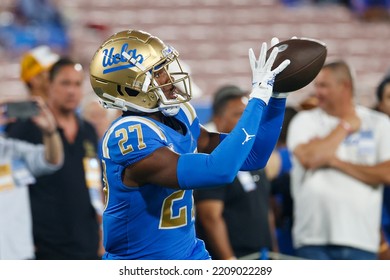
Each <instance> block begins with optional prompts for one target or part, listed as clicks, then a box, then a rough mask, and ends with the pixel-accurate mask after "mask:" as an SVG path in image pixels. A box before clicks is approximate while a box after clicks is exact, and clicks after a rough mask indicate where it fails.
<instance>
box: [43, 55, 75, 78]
mask: <svg viewBox="0 0 390 280" xmlns="http://www.w3.org/2000/svg"><path fill="white" fill-rule="evenodd" d="M68 65H72V66H74V65H76V62H74V61H73V60H72V59H70V58H69V57H61V58H60V59H59V60H58V61H57V62H56V63H54V64H53V66H52V67H51V68H50V70H49V81H50V82H52V81H53V80H54V78H55V77H56V76H57V74H58V72H59V71H60V70H61V68H63V67H65V66H68Z"/></svg>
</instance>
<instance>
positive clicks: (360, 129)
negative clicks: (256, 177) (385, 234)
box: [287, 61, 390, 260]
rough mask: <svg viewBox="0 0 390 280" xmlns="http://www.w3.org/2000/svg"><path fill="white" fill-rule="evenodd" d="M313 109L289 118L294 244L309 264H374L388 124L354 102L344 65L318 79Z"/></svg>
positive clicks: (389, 162)
mask: <svg viewBox="0 0 390 280" xmlns="http://www.w3.org/2000/svg"><path fill="white" fill-rule="evenodd" d="M315 91H316V96H317V98H318V102H319V104H318V107H317V108H315V109H312V110H309V111H302V112H300V113H299V114H298V115H297V116H295V118H294V119H293V120H292V122H291V124H290V127H289V132H288V137H287V145H288V147H289V149H290V150H291V151H293V154H294V159H293V169H292V173H291V176H292V182H291V183H292V196H293V199H294V226H293V239H294V246H295V247H296V249H297V255H298V256H299V257H302V258H307V259H366V260H367V259H376V258H377V254H376V253H377V252H378V248H379V240H380V236H379V228H380V217H381V205H382V196H383V184H384V183H387V184H388V183H389V182H390V178H389V177H390V176H389V172H388V170H389V169H390V145H389V143H390V121H389V119H388V117H387V116H385V115H384V114H382V113H379V112H376V111H374V110H371V109H368V108H364V107H362V106H357V105H355V104H354V101H353V80H352V75H351V72H350V69H349V67H348V65H347V64H346V63H345V62H343V61H338V62H334V63H330V64H327V65H325V66H324V67H323V69H322V70H321V72H320V73H319V74H318V76H317V77H316V79H315Z"/></svg>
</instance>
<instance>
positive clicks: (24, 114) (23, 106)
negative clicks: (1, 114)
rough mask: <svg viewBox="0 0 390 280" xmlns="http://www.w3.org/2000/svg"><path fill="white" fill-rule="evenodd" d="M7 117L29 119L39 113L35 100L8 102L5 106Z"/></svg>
mask: <svg viewBox="0 0 390 280" xmlns="http://www.w3.org/2000/svg"><path fill="white" fill-rule="evenodd" d="M5 113H6V115H7V117H8V118H17V119H29V118H30V117H33V116H36V115H38V114H39V107H38V104H37V103H36V102H35V101H18V102H10V103H7V104H6V106H5Z"/></svg>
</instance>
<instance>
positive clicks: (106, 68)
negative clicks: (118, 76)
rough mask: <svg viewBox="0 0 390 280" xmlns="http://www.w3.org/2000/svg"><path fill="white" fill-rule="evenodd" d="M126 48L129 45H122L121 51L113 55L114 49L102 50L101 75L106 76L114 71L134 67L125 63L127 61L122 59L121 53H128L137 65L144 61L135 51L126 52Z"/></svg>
mask: <svg viewBox="0 0 390 280" xmlns="http://www.w3.org/2000/svg"><path fill="white" fill-rule="evenodd" d="M128 47H129V44H127V43H125V44H123V45H122V47H121V51H120V52H119V53H114V47H112V48H110V49H103V61H102V65H103V74H108V73H112V72H115V71H119V70H123V69H129V68H132V67H134V64H132V63H129V62H127V59H126V58H125V57H123V55H122V53H123V52H126V53H128V54H129V55H130V57H132V58H134V59H135V60H136V61H137V62H139V63H142V62H143V61H144V57H143V55H142V54H137V49H130V50H128ZM125 62H127V63H125ZM123 63H125V64H123ZM118 64H121V65H118Z"/></svg>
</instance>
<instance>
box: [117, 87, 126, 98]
mask: <svg viewBox="0 0 390 280" xmlns="http://www.w3.org/2000/svg"><path fill="white" fill-rule="evenodd" d="M116 91H117V92H118V93H119V94H120V95H122V96H124V94H123V92H122V87H121V85H116Z"/></svg>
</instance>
